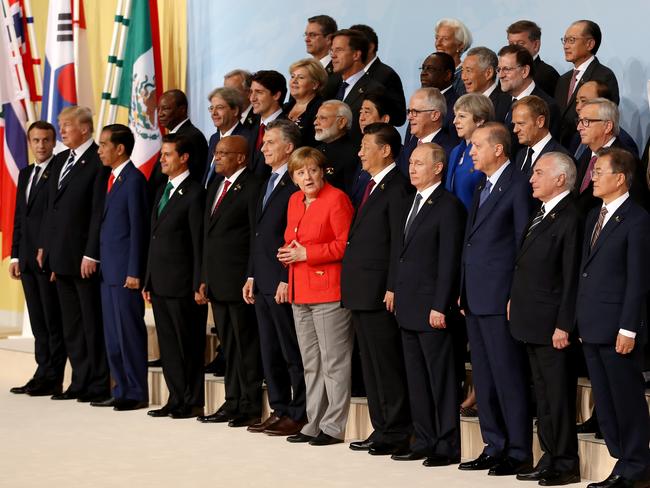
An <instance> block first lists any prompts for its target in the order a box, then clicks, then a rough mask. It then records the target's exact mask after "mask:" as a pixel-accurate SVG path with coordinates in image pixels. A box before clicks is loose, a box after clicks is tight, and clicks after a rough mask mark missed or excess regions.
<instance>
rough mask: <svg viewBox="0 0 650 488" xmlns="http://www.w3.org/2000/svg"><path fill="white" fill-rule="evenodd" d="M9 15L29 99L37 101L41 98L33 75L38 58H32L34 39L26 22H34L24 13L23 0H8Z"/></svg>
mask: <svg viewBox="0 0 650 488" xmlns="http://www.w3.org/2000/svg"><path fill="white" fill-rule="evenodd" d="M9 16H10V17H11V18H12V19H13V25H14V30H15V32H16V40H17V41H18V45H19V48H20V56H21V57H22V60H23V69H24V70H25V79H26V81H27V86H28V87H29V100H31V101H32V102H37V101H39V100H40V99H41V97H40V96H39V95H38V91H37V87H36V79H35V76H34V66H35V65H38V64H40V62H41V61H40V59H34V58H32V50H31V43H32V42H34V40H32V39H30V38H29V30H28V28H27V24H31V23H33V22H34V18H33V17H30V18H28V17H27V16H26V15H25V3H24V0H9Z"/></svg>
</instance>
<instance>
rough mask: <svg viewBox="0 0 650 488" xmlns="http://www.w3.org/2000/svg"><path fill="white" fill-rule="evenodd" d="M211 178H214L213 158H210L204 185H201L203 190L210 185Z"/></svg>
mask: <svg viewBox="0 0 650 488" xmlns="http://www.w3.org/2000/svg"><path fill="white" fill-rule="evenodd" d="M213 176H214V158H212V161H210V167H209V168H208V174H207V175H205V183H204V184H203V188H205V189H206V190H207V189H208V185H209V184H210V181H212V177H213Z"/></svg>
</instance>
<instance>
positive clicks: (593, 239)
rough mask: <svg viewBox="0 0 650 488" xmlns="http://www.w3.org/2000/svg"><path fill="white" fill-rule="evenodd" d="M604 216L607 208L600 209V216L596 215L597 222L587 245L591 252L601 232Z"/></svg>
mask: <svg viewBox="0 0 650 488" xmlns="http://www.w3.org/2000/svg"><path fill="white" fill-rule="evenodd" d="M605 215H607V207H603V208H601V209H600V215H598V221H597V222H596V227H594V233H593V234H591V242H590V244H589V250H590V251H591V250H592V249H593V248H594V244H596V240H597V239H598V236H599V235H600V231H601V230H603V223H604V222H605Z"/></svg>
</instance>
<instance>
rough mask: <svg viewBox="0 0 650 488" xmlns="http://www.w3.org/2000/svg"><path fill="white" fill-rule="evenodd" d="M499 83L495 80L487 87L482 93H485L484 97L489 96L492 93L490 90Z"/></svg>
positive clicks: (495, 87)
mask: <svg viewBox="0 0 650 488" xmlns="http://www.w3.org/2000/svg"><path fill="white" fill-rule="evenodd" d="M498 84H499V82H498V81H495V82H494V84H492V85H491V86H489V87H488V89H487V90H485V91H484V92H483V93H482V94H483V95H485V96H486V97H488V98H490V95H492V92H493V91H494V90H496V89H497V85H498Z"/></svg>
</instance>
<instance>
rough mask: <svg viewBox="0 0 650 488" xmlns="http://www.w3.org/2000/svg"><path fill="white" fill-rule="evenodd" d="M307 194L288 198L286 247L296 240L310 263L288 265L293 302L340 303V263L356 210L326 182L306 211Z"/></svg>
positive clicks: (300, 192)
mask: <svg viewBox="0 0 650 488" xmlns="http://www.w3.org/2000/svg"><path fill="white" fill-rule="evenodd" d="M304 199H305V194H304V193H303V192H302V191H297V192H295V193H294V194H293V195H291V198H290V199H289V206H288V209H287V228H286V230H285V231H284V241H285V245H289V244H290V243H291V242H292V241H294V240H296V241H298V242H299V243H300V244H302V245H303V246H305V248H306V249H307V260H306V261H301V262H298V263H292V264H290V265H289V300H290V301H291V303H329V302H338V301H340V300H341V260H342V259H343V253H344V252H345V246H346V242H347V240H348V231H349V230H350V223H351V222H352V214H353V212H354V209H353V208H352V204H351V203H350V199H349V198H348V197H347V195H346V194H345V193H343V192H342V191H341V190H339V189H337V188H334V187H333V186H332V185H330V184H329V183H325V185H324V186H323V188H322V189H321V191H320V193H319V194H318V197H317V198H316V199H315V200H314V201H313V202H312V203H311V204H310V205H309V208H305V203H304Z"/></svg>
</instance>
